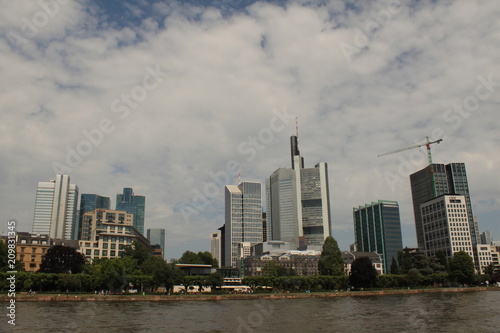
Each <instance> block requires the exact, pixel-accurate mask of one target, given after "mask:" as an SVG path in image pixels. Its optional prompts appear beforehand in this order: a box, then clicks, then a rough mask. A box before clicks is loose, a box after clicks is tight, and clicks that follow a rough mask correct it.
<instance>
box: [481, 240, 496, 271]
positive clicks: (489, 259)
mask: <svg viewBox="0 0 500 333" xmlns="http://www.w3.org/2000/svg"><path fill="white" fill-rule="evenodd" d="M499 250H500V248H499V247H497V246H495V245H488V244H479V245H478V246H477V254H478V259H479V272H480V273H481V274H483V273H484V270H485V268H487V267H488V266H489V265H493V268H494V270H498V269H500V262H499V255H500V253H499Z"/></svg>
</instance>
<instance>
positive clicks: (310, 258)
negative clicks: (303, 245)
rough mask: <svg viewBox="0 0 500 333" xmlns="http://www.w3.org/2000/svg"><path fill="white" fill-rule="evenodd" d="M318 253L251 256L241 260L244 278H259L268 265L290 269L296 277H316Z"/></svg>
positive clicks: (295, 252) (297, 252)
mask: <svg viewBox="0 0 500 333" xmlns="http://www.w3.org/2000/svg"><path fill="white" fill-rule="evenodd" d="M320 255H321V252H319V251H286V252H281V253H275V252H273V253H268V254H264V255H261V256H251V257H248V258H245V259H244V260H243V263H244V269H245V276H261V275H263V272H264V268H265V267H266V265H267V264H268V263H271V262H272V263H275V264H276V266H279V267H284V268H286V269H292V270H293V271H294V272H295V273H296V274H297V275H318V274H319V272H318V260H319V257H320Z"/></svg>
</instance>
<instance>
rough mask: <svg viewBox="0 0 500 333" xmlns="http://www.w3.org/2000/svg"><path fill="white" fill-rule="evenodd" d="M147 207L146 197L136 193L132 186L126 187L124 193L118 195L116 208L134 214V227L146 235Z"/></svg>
mask: <svg viewBox="0 0 500 333" xmlns="http://www.w3.org/2000/svg"><path fill="white" fill-rule="evenodd" d="M145 208H146V197H145V196H143V195H134V191H133V190H132V189H131V188H124V189H123V193H122V194H120V193H118V194H117V195H116V210H121V211H126V212H127V213H129V214H134V228H136V229H137V231H139V232H140V233H141V234H142V235H144V211H145Z"/></svg>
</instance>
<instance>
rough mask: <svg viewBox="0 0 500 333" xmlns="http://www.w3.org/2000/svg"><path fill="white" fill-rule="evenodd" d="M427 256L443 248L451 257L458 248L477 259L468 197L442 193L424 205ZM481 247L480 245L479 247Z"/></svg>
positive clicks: (423, 223) (422, 206)
mask: <svg viewBox="0 0 500 333" xmlns="http://www.w3.org/2000/svg"><path fill="white" fill-rule="evenodd" d="M420 210H421V216H422V227H423V231H424V246H425V247H424V250H425V254H426V255H427V256H435V255H436V252H437V251H443V252H444V253H445V254H446V256H447V257H448V258H451V257H452V256H453V253H455V252H458V251H464V252H467V253H468V254H469V255H470V256H471V257H472V258H473V260H474V262H475V264H478V262H477V261H476V259H475V256H474V251H477V249H476V250H474V247H475V246H474V245H473V244H472V237H471V233H470V228H469V226H470V223H469V222H470V221H469V220H470V217H469V215H468V212H467V211H468V207H467V198H466V197H465V196H464V195H441V196H439V197H437V198H433V199H431V200H428V201H426V202H424V203H422V204H421V205H420ZM476 247H477V246H476Z"/></svg>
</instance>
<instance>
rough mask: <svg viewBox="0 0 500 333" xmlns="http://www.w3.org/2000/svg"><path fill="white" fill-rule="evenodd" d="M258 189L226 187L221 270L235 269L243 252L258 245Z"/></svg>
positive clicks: (244, 185) (248, 184)
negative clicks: (226, 268)
mask: <svg viewBox="0 0 500 333" xmlns="http://www.w3.org/2000/svg"><path fill="white" fill-rule="evenodd" d="M261 188H262V185H261V183H257V182H242V183H241V184H239V185H238V186H235V185H227V186H226V191H225V210H226V215H225V224H224V227H225V228H224V233H225V235H224V242H225V244H224V250H225V254H224V261H225V262H224V266H231V267H238V265H239V263H240V260H241V259H243V258H242V255H243V254H244V253H246V252H245V251H244V249H245V248H249V247H251V246H253V245H255V244H258V243H262V193H261V191H262V189H261ZM242 249H243V251H242Z"/></svg>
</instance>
